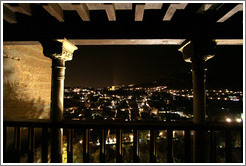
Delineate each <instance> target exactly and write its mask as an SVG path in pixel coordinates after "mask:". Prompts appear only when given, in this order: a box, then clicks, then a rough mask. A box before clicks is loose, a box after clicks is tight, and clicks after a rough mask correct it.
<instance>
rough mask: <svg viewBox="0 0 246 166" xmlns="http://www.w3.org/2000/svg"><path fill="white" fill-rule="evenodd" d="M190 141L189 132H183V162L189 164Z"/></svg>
mask: <svg viewBox="0 0 246 166" xmlns="http://www.w3.org/2000/svg"><path fill="white" fill-rule="evenodd" d="M190 145H191V139H190V130H185V162H186V163H190V162H191V146H190Z"/></svg>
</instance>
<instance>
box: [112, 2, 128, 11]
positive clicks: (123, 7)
mask: <svg viewBox="0 0 246 166" xmlns="http://www.w3.org/2000/svg"><path fill="white" fill-rule="evenodd" d="M114 6H115V9H116V10H132V3H114Z"/></svg>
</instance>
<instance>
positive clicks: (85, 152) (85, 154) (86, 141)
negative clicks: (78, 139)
mask: <svg viewBox="0 0 246 166" xmlns="http://www.w3.org/2000/svg"><path fill="white" fill-rule="evenodd" d="M83 162H84V163H88V162H89V129H84V130H83Z"/></svg>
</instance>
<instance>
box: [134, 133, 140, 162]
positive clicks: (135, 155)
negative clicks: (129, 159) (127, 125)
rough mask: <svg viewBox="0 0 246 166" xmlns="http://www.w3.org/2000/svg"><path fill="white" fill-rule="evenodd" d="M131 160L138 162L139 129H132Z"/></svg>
mask: <svg viewBox="0 0 246 166" xmlns="http://www.w3.org/2000/svg"><path fill="white" fill-rule="evenodd" d="M133 162H134V163H139V130H137V129H134V131H133Z"/></svg>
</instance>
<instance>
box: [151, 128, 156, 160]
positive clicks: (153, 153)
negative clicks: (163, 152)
mask: <svg viewBox="0 0 246 166" xmlns="http://www.w3.org/2000/svg"><path fill="white" fill-rule="evenodd" d="M150 162H151V163H156V130H150Z"/></svg>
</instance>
